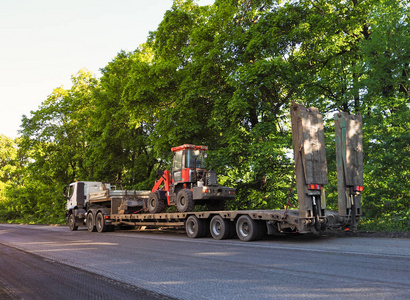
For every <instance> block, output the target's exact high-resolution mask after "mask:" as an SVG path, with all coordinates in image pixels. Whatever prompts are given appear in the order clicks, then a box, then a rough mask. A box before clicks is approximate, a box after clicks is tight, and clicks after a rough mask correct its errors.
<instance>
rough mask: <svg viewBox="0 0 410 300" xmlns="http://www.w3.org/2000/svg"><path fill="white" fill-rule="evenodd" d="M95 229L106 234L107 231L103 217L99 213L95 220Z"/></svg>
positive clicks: (107, 227)
mask: <svg viewBox="0 0 410 300" xmlns="http://www.w3.org/2000/svg"><path fill="white" fill-rule="evenodd" d="M95 228H96V229H97V231H98V232H106V231H108V229H109V226H108V225H106V224H105V220H104V215H103V214H102V212H99V213H98V214H97V217H96V218H95Z"/></svg>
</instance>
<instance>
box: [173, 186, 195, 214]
mask: <svg viewBox="0 0 410 300" xmlns="http://www.w3.org/2000/svg"><path fill="white" fill-rule="evenodd" d="M193 198H194V197H193V195H192V191H191V190H188V189H183V190H180V191H179V192H178V195H177V209H178V211H179V212H190V211H192V210H193V209H194V207H195V202H194V199H193Z"/></svg>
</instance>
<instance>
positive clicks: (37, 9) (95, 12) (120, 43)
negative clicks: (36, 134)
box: [0, 0, 214, 138]
mask: <svg viewBox="0 0 410 300" xmlns="http://www.w3.org/2000/svg"><path fill="white" fill-rule="evenodd" d="M197 2H198V3H199V4H200V5H208V4H212V3H214V0H199V1H197ZM172 3H173V1H172V0H115V1H114V0H111V1H110V0H0V135H1V134H4V135H6V136H8V137H11V138H15V137H17V136H18V130H19V129H20V125H21V119H22V116H23V115H26V116H30V111H35V110H37V109H38V108H39V106H40V105H41V103H42V102H43V101H45V100H46V99H47V96H48V95H50V94H51V93H52V92H53V89H55V88H57V87H60V86H64V88H66V89H68V88H70V87H71V76H72V75H74V74H76V73H77V72H78V71H80V70H81V69H82V68H86V69H88V70H90V71H91V72H93V73H94V74H95V75H96V76H97V77H99V76H100V75H101V73H100V71H99V70H100V68H103V67H105V66H106V65H107V63H108V62H110V61H112V60H113V59H114V57H115V56H116V55H117V53H118V52H120V51H121V50H125V51H133V50H135V49H136V48H137V47H138V46H139V45H140V44H142V43H144V42H145V41H146V40H147V37H148V34H149V32H150V31H154V30H156V29H157V27H158V25H159V23H160V22H161V21H162V19H163V16H164V14H165V12H166V11H167V10H169V9H170V8H171V6H172Z"/></svg>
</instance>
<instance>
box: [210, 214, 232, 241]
mask: <svg viewBox="0 0 410 300" xmlns="http://www.w3.org/2000/svg"><path fill="white" fill-rule="evenodd" d="M230 229H231V227H230V224H229V221H228V220H225V219H224V218H222V217H221V216H220V215H216V216H214V217H213V218H212V219H211V223H210V225H209V230H210V231H211V235H212V237H213V238H214V239H215V240H223V239H227V238H228V237H229V236H230V232H231V230H230Z"/></svg>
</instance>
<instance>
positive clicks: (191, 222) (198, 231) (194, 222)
mask: <svg viewBox="0 0 410 300" xmlns="http://www.w3.org/2000/svg"><path fill="white" fill-rule="evenodd" d="M206 225H207V224H206V223H205V222H204V220H203V219H198V218H197V217H196V216H194V215H192V216H189V218H188V219H187V220H186V224H185V230H186V234H187V235H188V236H189V237H190V238H193V239H195V238H201V237H204V236H205V235H206V233H207V226H206Z"/></svg>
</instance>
